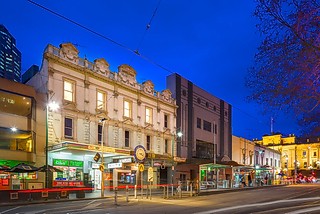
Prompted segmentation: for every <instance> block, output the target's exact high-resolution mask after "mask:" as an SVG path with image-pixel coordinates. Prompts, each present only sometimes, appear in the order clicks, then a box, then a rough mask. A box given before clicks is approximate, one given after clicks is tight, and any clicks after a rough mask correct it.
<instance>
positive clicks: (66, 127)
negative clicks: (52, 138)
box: [64, 117, 73, 138]
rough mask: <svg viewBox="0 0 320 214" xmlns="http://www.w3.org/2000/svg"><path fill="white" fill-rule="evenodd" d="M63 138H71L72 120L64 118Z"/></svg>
mask: <svg viewBox="0 0 320 214" xmlns="http://www.w3.org/2000/svg"><path fill="white" fill-rule="evenodd" d="M64 137H65V138H73V119H72V118H68V117H66V118H64Z"/></svg>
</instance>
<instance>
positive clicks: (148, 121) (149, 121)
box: [146, 107, 152, 124]
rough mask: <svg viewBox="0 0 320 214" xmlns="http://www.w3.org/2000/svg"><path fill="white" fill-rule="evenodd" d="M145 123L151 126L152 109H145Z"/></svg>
mask: <svg viewBox="0 0 320 214" xmlns="http://www.w3.org/2000/svg"><path fill="white" fill-rule="evenodd" d="M146 123H150V124H152V108H149V107H146Z"/></svg>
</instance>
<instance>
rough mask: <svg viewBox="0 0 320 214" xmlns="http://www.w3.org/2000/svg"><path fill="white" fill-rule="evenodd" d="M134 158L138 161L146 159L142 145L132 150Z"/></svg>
mask: <svg viewBox="0 0 320 214" xmlns="http://www.w3.org/2000/svg"><path fill="white" fill-rule="evenodd" d="M134 157H135V159H136V160H138V161H144V159H145V158H146V149H145V148H144V147H143V146H142V145H138V146H136V147H135V148H134Z"/></svg>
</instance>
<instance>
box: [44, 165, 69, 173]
mask: <svg viewBox="0 0 320 214" xmlns="http://www.w3.org/2000/svg"><path fill="white" fill-rule="evenodd" d="M46 171H47V166H46V165H43V166H41V167H39V169H38V172H46ZM48 172H63V171H62V170H60V169H58V168H56V167H54V166H51V165H48Z"/></svg>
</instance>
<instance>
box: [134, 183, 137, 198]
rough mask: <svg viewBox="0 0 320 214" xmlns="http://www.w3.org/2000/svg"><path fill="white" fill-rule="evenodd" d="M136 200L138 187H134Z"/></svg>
mask: <svg viewBox="0 0 320 214" xmlns="http://www.w3.org/2000/svg"><path fill="white" fill-rule="evenodd" d="M134 198H135V199H137V185H134Z"/></svg>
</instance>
